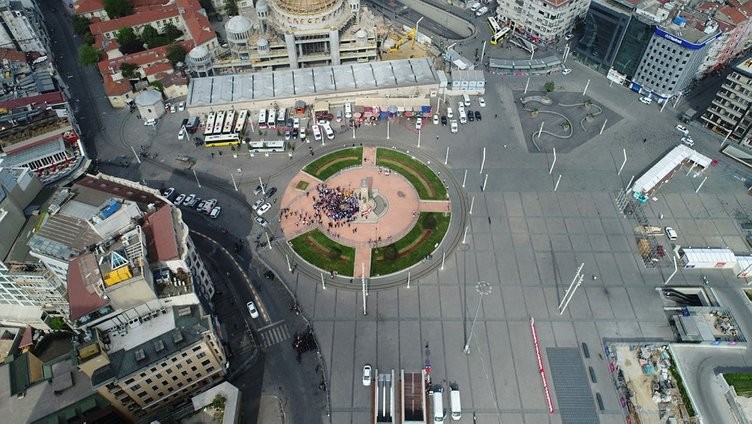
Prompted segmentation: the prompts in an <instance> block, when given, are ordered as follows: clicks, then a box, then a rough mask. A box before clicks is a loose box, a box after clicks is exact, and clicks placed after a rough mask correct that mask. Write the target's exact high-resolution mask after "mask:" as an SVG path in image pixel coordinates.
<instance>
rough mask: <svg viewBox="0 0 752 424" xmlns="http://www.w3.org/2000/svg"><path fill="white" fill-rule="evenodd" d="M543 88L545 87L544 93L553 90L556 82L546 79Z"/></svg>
mask: <svg viewBox="0 0 752 424" xmlns="http://www.w3.org/2000/svg"><path fill="white" fill-rule="evenodd" d="M543 88H544V89H546V93H550V92H552V91H554V89H555V88H556V84H555V83H554V82H553V81H547V82H546V84H545V85H544V86H543Z"/></svg>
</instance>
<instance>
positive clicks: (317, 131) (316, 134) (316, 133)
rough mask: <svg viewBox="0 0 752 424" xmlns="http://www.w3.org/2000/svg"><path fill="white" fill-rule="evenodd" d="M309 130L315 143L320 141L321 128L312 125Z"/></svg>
mask: <svg viewBox="0 0 752 424" xmlns="http://www.w3.org/2000/svg"><path fill="white" fill-rule="evenodd" d="M311 129H312V130H313V139H314V140H315V141H321V128H319V126H318V125H315V124H314V125H312V126H311Z"/></svg>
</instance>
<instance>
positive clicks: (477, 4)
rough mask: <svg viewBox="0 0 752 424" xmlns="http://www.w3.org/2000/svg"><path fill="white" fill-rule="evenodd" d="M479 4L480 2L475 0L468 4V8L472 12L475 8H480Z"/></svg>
mask: <svg viewBox="0 0 752 424" xmlns="http://www.w3.org/2000/svg"><path fill="white" fill-rule="evenodd" d="M480 6H481V5H480V3H478V2H477V1H476V2H475V3H473V4H472V5H470V10H472V11H473V12H475V11H476V10H478V9H480Z"/></svg>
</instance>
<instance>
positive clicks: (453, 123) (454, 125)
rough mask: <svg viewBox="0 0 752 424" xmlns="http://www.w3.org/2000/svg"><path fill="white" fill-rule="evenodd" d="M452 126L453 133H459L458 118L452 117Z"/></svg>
mask: <svg viewBox="0 0 752 424" xmlns="http://www.w3.org/2000/svg"><path fill="white" fill-rule="evenodd" d="M450 128H451V129H452V134H457V120H456V119H452V122H451V127H450Z"/></svg>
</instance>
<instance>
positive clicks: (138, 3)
mask: <svg viewBox="0 0 752 424" xmlns="http://www.w3.org/2000/svg"><path fill="white" fill-rule="evenodd" d="M172 1H173V0H130V1H129V2H128V3H130V4H131V6H133V7H142V6H166V5H168V4H169V3H170V2H172Z"/></svg>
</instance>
